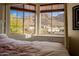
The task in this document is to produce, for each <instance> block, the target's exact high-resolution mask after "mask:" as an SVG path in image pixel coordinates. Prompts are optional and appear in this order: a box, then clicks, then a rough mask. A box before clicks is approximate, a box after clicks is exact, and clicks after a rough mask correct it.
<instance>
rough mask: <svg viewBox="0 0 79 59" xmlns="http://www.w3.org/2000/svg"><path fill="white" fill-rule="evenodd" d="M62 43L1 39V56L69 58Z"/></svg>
mask: <svg viewBox="0 0 79 59" xmlns="http://www.w3.org/2000/svg"><path fill="white" fill-rule="evenodd" d="M68 55H69V54H68V52H67V50H66V49H65V48H64V46H63V45H62V44H60V43H56V42H42V41H33V42H29V41H20V40H15V39H12V38H8V37H7V38H1V39H0V56H68Z"/></svg>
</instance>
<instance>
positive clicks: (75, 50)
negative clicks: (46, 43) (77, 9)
mask: <svg viewBox="0 0 79 59" xmlns="http://www.w3.org/2000/svg"><path fill="white" fill-rule="evenodd" d="M75 5H79V3H76V4H74V3H73V4H72V3H70V4H67V11H68V12H67V17H68V36H69V37H71V39H70V53H71V54H72V55H79V30H72V7H73V6H75Z"/></svg>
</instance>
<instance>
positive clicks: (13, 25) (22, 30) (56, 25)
mask: <svg viewBox="0 0 79 59" xmlns="http://www.w3.org/2000/svg"><path fill="white" fill-rule="evenodd" d="M35 16H36V12H35V5H29V4H17V5H12V6H11V11H10V32H11V33H19V34H30V35H32V34H36V33H35V32H36V31H37V32H38V30H39V33H38V35H40V34H41V35H49V34H50V35H64V4H47V5H46V4H45V5H44V4H42V5H40V19H39V20H40V21H41V22H37V23H35V22H36V19H35V18H36V17H35ZM37 20H38V19H37ZM38 24H40V25H38ZM35 26H36V27H37V26H38V27H40V28H39V29H37V28H36V27H35ZM35 30H36V31H35Z"/></svg>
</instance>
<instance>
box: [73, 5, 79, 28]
mask: <svg viewBox="0 0 79 59" xmlns="http://www.w3.org/2000/svg"><path fill="white" fill-rule="evenodd" d="M72 19H73V20H72V21H73V24H72V25H73V30H79V5H77V6H74V7H73V8H72Z"/></svg>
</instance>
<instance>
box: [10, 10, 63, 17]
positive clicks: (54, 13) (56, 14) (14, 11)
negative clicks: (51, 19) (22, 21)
mask: <svg viewBox="0 0 79 59" xmlns="http://www.w3.org/2000/svg"><path fill="white" fill-rule="evenodd" d="M18 12H19V14H18V15H17V12H16V10H11V11H10V14H13V15H16V16H18V17H23V12H21V11H18ZM24 14H25V16H29V15H31V14H32V13H31V12H24ZM59 14H63V12H53V13H52V15H53V16H58V15H59ZM49 15H51V13H49Z"/></svg>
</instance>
